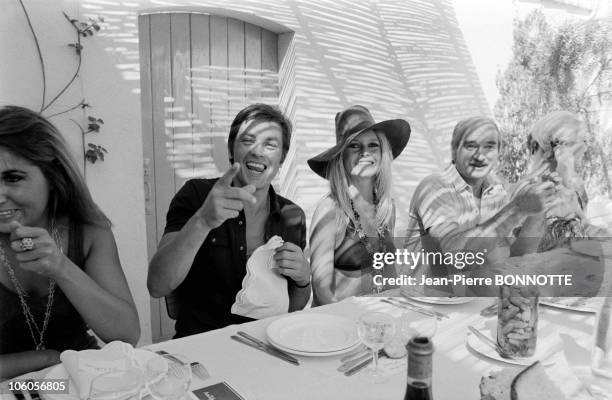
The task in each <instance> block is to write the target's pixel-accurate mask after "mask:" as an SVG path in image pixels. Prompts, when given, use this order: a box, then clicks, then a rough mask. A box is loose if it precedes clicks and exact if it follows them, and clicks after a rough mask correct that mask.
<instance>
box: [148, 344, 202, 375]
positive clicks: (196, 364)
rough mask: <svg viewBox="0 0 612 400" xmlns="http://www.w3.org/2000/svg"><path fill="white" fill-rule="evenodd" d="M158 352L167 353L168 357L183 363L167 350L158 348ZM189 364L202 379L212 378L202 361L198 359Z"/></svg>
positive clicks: (192, 370)
mask: <svg viewBox="0 0 612 400" xmlns="http://www.w3.org/2000/svg"><path fill="white" fill-rule="evenodd" d="M156 353H157V354H161V355H165V356H167V357H168V358H171V359H173V360H174V361H176V362H179V363H182V361H181V360H179V359H178V358H176V357H174V356H173V355H172V354H170V353H168V352H167V351H164V350H157V351H156ZM189 366H190V367H191V372H192V373H193V374H194V375H195V376H197V377H198V378H200V379H201V380H203V381H205V380H206V379H208V378H210V374H209V373H208V371H207V370H206V367H204V365H202V364H201V363H199V362H197V361H194V362H192V363H189Z"/></svg>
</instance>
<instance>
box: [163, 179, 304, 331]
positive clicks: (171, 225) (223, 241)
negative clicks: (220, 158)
mask: <svg viewBox="0 0 612 400" xmlns="http://www.w3.org/2000/svg"><path fill="white" fill-rule="evenodd" d="M217 179H218V178H216V179H192V180H189V181H187V182H186V183H185V185H184V186H183V187H182V188H181V189H180V190H179V191H178V192H177V193H176V195H175V196H174V198H173V199H172V202H171V203H170V208H169V210H168V215H167V217H166V229H165V231H164V234H166V233H169V232H177V231H180V230H181V229H182V228H183V226H184V225H185V224H186V223H187V221H188V220H189V219H190V218H191V217H192V216H193V214H195V212H196V211H197V210H198V209H199V208H200V207H201V206H202V204H203V203H204V200H205V199H206V197H207V196H208V194H209V193H210V190H211V189H212V187H213V185H214V184H215V182H216V181H217ZM269 197H270V215H269V216H268V220H267V221H266V227H265V237H264V240H265V241H266V242H267V241H268V239H270V238H271V237H272V236H274V235H278V236H280V237H282V238H283V240H284V241H285V242H291V243H294V244H296V245H298V246H300V247H301V248H302V249H304V247H305V246H306V217H305V215H304V212H303V211H302V209H301V208H300V207H298V206H297V205H296V204H294V203H293V202H291V201H289V200H287V199H285V198H284V197H282V196H279V195H277V194H276V193H275V192H274V189H273V188H272V186H270V190H269ZM246 251H247V244H246V220H245V217H244V212H243V211H241V212H240V214H239V215H238V217H236V218H231V219H228V220H226V221H225V222H224V223H223V224H221V226H219V227H217V228H215V229H213V230H211V231H210V232H209V233H208V236H207V237H206V239H205V240H204V243H203V244H202V246H201V247H200V249H199V250H198V252H197V254H196V256H195V258H194V260H193V264H192V265H191V268H190V270H189V273H188V274H187V276H186V277H185V280H184V281H183V282H182V283H181V284H180V285H179V287H178V288H177V290H176V291H175V292H176V293H175V294H176V297H177V300H178V303H179V312H178V318H177V320H176V326H175V329H176V336H175V337H183V336H187V335H193V334H195V333H200V332H206V331H209V330H213V329H218V328H223V327H224V326H227V325H231V324H240V323H243V322H247V321H252V319H250V318H247V317H243V316H239V315H235V314H232V313H231V307H232V304H233V303H234V302H235V300H236V294H237V293H238V292H239V291H240V289H241V288H242V280H243V278H244V276H245V275H246V262H247V258H248V257H247V254H246Z"/></svg>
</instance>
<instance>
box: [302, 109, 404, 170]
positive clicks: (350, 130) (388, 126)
mask: <svg viewBox="0 0 612 400" xmlns="http://www.w3.org/2000/svg"><path fill="white" fill-rule="evenodd" d="M368 130H375V131H378V132H382V133H383V134H384V135H385V136H386V138H387V141H388V142H389V145H390V147H391V153H392V154H393V158H396V157H397V156H399V155H400V154H401V153H402V151H403V150H404V147H406V144H408V139H410V124H408V122H407V121H404V120H403V119H390V120H387V121H382V122H378V123H376V122H375V121H374V118H373V117H372V114H370V111H369V110H368V109H367V108H365V107H364V106H359V105H355V106H352V107H349V108H347V109H346V110H344V111H341V112H339V113H337V114H336V145H335V146H333V147H332V148H330V149H328V150H325V151H324V152H322V153H321V154H318V155H316V156H314V157H312V158H311V159H310V160H308V166H309V167H310V169H312V170H313V171H314V172H315V173H316V174H317V175H319V176H321V177H323V178H326V179H327V166H328V165H329V161H330V160H332V159H333V158H335V157H337V156H338V155H339V154H341V153H342V151H343V150H344V148H345V146H346V144H347V143H348V141H349V140H352V139H353V138H355V137H357V136H358V135H359V134H361V133H363V132H365V131H368Z"/></svg>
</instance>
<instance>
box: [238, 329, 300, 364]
mask: <svg viewBox="0 0 612 400" xmlns="http://www.w3.org/2000/svg"><path fill="white" fill-rule="evenodd" d="M236 333H237V334H238V335H240V336H242V337H243V338H245V339H247V340H250V341H251V342H253V343H255V344H257V345H260V346H262V347H263V348H265V349H267V350H269V351H271V352H274V353H276V354H279V355H281V356H282V357H284V358H286V359H287V360H292V361H295V362H298V359H297V358H295V357H293V356H292V355H291V354H289V353H287V352H286V351H282V350H281V349H278V348H276V347H274V346H272V345H270V344H268V343H266V342H264V341H263V340H259V339H257V338H256V337H255V336H253V335H249V334H248V333H246V332H245V331H238V332H236Z"/></svg>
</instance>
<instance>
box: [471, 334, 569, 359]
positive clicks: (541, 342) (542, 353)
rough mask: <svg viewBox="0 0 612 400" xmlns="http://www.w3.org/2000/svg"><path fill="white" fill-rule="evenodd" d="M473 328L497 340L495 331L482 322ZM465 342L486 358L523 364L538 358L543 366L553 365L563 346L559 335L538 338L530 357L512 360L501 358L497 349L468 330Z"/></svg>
mask: <svg viewBox="0 0 612 400" xmlns="http://www.w3.org/2000/svg"><path fill="white" fill-rule="evenodd" d="M474 328H476V329H478V330H479V331H480V332H482V333H483V334H484V335H486V336H488V337H490V338H491V340H493V341H494V342H496V341H497V338H496V336H495V334H496V333H497V332H496V331H493V332H491V330H490V329H488V328H487V327H486V326H485V325H484V324H480V325H477V326H474ZM467 344H468V346H469V347H470V348H471V349H472V350H474V351H475V352H477V353H479V354H481V355H483V356H485V357H487V358H491V359H493V360H496V361H501V362H503V363H507V364H513V365H525V366H527V365H531V364H533V363H534V362H536V361H538V360H540V362H541V363H542V364H543V365H545V366H548V365H553V364H554V363H556V362H557V360H558V357H557V356H558V355H559V354H561V352H560V351H561V349H562V346H563V342H562V341H561V338H560V337H559V335H554V336H552V337H550V336H549V337H545V338H538V343H537V346H536V352H535V354H534V355H533V356H532V357H526V358H516V359H514V360H510V359H508V358H503V357H502V356H500V355H499V353H498V352H497V351H495V350H493V348H492V347H490V346H489V345H488V344H486V343H485V342H483V341H482V340H480V339H479V338H478V337H477V336H476V335H474V334H473V333H472V332H469V331H468V335H467Z"/></svg>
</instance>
